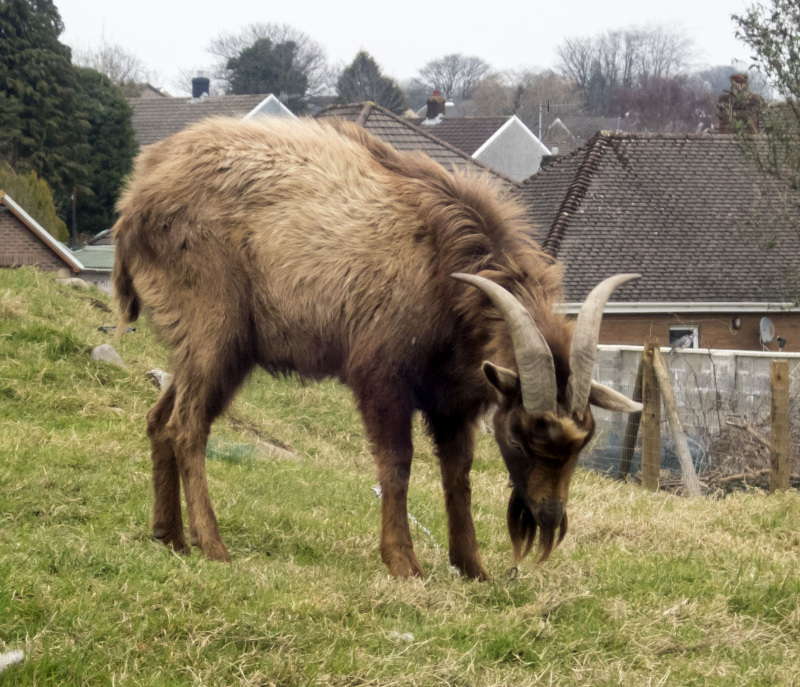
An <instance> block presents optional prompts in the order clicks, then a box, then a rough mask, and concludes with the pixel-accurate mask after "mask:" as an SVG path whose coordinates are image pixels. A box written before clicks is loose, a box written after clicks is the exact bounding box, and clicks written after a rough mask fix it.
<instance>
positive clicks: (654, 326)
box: [600, 312, 800, 353]
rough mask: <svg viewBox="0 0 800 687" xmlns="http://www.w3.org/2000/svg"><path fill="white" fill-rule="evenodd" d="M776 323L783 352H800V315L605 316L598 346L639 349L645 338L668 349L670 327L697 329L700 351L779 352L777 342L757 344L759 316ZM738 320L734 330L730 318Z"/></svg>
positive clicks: (699, 314)
mask: <svg viewBox="0 0 800 687" xmlns="http://www.w3.org/2000/svg"><path fill="white" fill-rule="evenodd" d="M764 316H766V317H769V318H770V319H771V320H772V322H773V323H774V324H775V335H776V338H777V337H778V336H781V337H783V338H784V339H786V347H785V348H784V349H783V350H784V351H785V352H787V353H789V352H798V351H800V313H778V312H775V313H773V312H764V313H744V314H737V313H705V314H704V313H695V314H681V315H670V314H659V315H604V316H603V324H602V326H601V328H600V343H601V344H622V345H632V346H641V345H643V343H644V342H645V340H647V338H648V337H654V338H656V339H658V343H659V344H660V345H662V346H669V328H670V326H676V327H691V326H696V327H697V328H698V332H699V334H700V342H699V346H700V348H717V349H727V350H739V351H763V350H765V348H766V350H768V351H773V352H776V351H778V343H777V341H773V342H771V343H769V344H766V347H765V346H762V345H761V343H760V341H759V324H760V322H761V318H762V317H764ZM734 317H739V318H740V319H741V321H742V322H741V326H740V327H739V329H734V325H733V318H734Z"/></svg>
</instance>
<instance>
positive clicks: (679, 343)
mask: <svg viewBox="0 0 800 687" xmlns="http://www.w3.org/2000/svg"><path fill="white" fill-rule="evenodd" d="M669 347H670V348H671V349H672V350H678V349H682V348H700V327H698V326H692V325H689V326H687V325H684V324H681V325H673V326H670V328H669Z"/></svg>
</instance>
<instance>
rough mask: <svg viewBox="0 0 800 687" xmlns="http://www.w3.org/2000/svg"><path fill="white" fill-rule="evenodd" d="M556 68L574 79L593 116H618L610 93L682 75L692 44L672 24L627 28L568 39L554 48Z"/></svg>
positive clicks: (692, 48) (689, 59)
mask: <svg viewBox="0 0 800 687" xmlns="http://www.w3.org/2000/svg"><path fill="white" fill-rule="evenodd" d="M556 54H557V56H558V59H559V65H558V68H559V71H560V72H561V74H563V75H564V76H565V77H567V78H569V79H571V80H572V81H574V83H575V84H576V86H577V87H578V89H579V90H580V91H581V92H582V93H583V95H584V97H585V98H586V103H587V108H588V110H589V111H590V112H593V113H595V114H603V115H611V116H616V115H617V114H619V107H618V103H617V102H615V97H616V95H615V94H616V93H617V92H618V91H619V90H620V89H622V90H626V91H628V90H630V89H631V88H643V87H645V86H646V84H647V82H648V81H649V80H650V79H656V80H657V81H661V80H664V79H670V78H672V77H675V76H678V75H680V74H683V73H685V70H686V68H687V66H688V64H689V63H690V61H691V59H692V58H693V54H694V45H693V43H692V41H691V39H689V38H687V37H686V36H685V35H684V34H683V33H682V32H681V31H680V30H679V29H677V28H675V27H672V26H654V27H646V28H636V27H632V28H628V29H624V30H616V31H605V32H603V33H600V34H597V35H595V36H584V37H577V38H568V39H566V40H565V41H564V42H563V43H562V44H561V45H559V46H558V47H557V48H556Z"/></svg>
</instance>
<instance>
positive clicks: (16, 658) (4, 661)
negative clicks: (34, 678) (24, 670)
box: [0, 651, 25, 673]
mask: <svg viewBox="0 0 800 687" xmlns="http://www.w3.org/2000/svg"><path fill="white" fill-rule="evenodd" d="M23 658H25V654H24V653H22V652H21V651H9V652H8V653H7V654H0V673H2V672H3V671H4V670H5V669H6V668H8V666H13V665H14V664H15V663H22V659H23Z"/></svg>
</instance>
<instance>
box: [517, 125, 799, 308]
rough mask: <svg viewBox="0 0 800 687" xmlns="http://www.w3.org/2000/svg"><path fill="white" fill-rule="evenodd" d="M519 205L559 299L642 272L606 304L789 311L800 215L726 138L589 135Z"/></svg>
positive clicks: (533, 181) (539, 177) (528, 185)
mask: <svg viewBox="0 0 800 687" xmlns="http://www.w3.org/2000/svg"><path fill="white" fill-rule="evenodd" d="M522 194H523V198H524V200H525V202H526V203H527V204H528V205H529V207H530V208H531V211H530V212H531V216H532V218H533V219H534V221H536V222H537V223H539V224H541V225H542V226H543V228H544V229H545V230H546V234H547V238H546V240H545V248H546V249H547V250H548V251H549V252H551V253H552V254H553V255H555V256H556V257H557V258H559V259H560V260H562V261H563V262H564V264H565V266H566V278H565V287H566V298H567V300H568V301H570V302H578V301H582V300H583V299H584V298H585V297H586V295H587V294H588V292H589V290H590V289H591V288H592V287H593V286H594V285H595V284H597V283H598V281H600V280H601V279H602V278H604V277H607V276H609V275H611V274H614V273H617V272H641V273H642V274H643V277H642V278H641V279H639V280H637V281H635V282H631V283H630V284H626V285H625V286H623V287H622V288H621V289H620V290H619V291H618V292H617V293H615V295H614V297H613V298H612V301H621V302H661V303H665V302H668V303H684V302H694V303H708V302H752V303H778V302H791V301H794V300H795V299H796V298H797V296H798V286H799V284H798V277H800V235H798V231H797V227H798V226H800V209H799V208H798V206H797V203H796V201H795V200H794V194H791V193H787V192H786V190H785V189H782V188H780V186H779V185H778V183H777V182H776V181H774V180H772V179H767V178H765V177H764V176H763V175H762V174H761V173H760V172H758V170H757V169H756V168H755V166H754V165H753V164H752V163H751V162H750V161H748V160H747V159H746V158H745V157H744V155H743V154H742V152H741V150H740V148H739V146H738V144H737V142H736V141H735V140H734V139H733V137H731V136H725V135H721V134H716V135H708V134H706V135H677V134H675V135H669V134H610V133H607V132H602V133H598V134H597V135H596V136H595V137H594V138H593V139H592V140H591V141H589V143H587V144H586V145H585V146H583V147H582V148H579V149H578V150H576V151H575V152H574V153H572V154H571V155H568V156H565V157H563V158H560V159H558V160H556V161H555V162H553V163H552V164H550V165H548V166H547V167H545V168H544V169H542V170H541V171H540V172H538V173H537V174H535V175H533V176H532V177H530V178H529V179H527V180H526V181H525V184H524V187H523V191H522Z"/></svg>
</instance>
